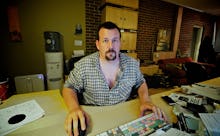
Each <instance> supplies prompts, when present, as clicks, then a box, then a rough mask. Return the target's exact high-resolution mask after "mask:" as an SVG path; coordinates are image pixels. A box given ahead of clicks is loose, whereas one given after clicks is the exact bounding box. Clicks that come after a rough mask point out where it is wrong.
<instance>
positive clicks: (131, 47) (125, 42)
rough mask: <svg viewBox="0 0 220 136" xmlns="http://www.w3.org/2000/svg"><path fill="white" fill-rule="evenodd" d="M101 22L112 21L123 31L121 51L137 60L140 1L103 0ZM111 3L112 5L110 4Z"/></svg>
mask: <svg viewBox="0 0 220 136" xmlns="http://www.w3.org/2000/svg"><path fill="white" fill-rule="evenodd" d="M103 2H104V3H103V5H104V6H103V8H102V17H101V21H102V22H106V21H111V22H113V23H115V24H116V25H117V26H118V27H119V28H120V29H121V50H126V51H127V52H128V53H127V54H128V55H129V56H131V57H133V58H135V59H137V54H136V53H135V50H136V41H137V29H138V27H137V26H138V11H137V9H138V4H139V3H138V0H103ZM109 3H111V4H109Z"/></svg>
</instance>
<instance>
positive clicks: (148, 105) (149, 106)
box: [140, 102, 167, 121]
mask: <svg viewBox="0 0 220 136" xmlns="http://www.w3.org/2000/svg"><path fill="white" fill-rule="evenodd" d="M140 110H141V116H144V115H145V114H146V112H148V111H153V113H154V114H155V117H156V118H157V119H161V120H164V121H167V117H166V115H165V113H164V112H163V111H162V110H161V109H160V108H159V107H157V106H156V105H154V104H153V103H152V102H145V103H142V104H141V106H140Z"/></svg>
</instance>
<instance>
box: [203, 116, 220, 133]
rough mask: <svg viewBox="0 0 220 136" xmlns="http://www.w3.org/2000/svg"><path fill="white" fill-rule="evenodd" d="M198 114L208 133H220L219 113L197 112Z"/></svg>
mask: <svg viewBox="0 0 220 136" xmlns="http://www.w3.org/2000/svg"><path fill="white" fill-rule="evenodd" d="M199 116H200V118H201V120H202V122H203V123H204V125H205V127H206V129H207V130H208V133H209V135H211V136H219V135H220V125H219V124H220V113H219V112H218V113H199Z"/></svg>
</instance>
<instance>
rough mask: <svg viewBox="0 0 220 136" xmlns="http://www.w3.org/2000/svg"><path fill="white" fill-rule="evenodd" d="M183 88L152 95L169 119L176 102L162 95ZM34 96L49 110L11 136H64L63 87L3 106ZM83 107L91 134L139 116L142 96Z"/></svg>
mask: <svg viewBox="0 0 220 136" xmlns="http://www.w3.org/2000/svg"><path fill="white" fill-rule="evenodd" d="M203 83H205V84H211V85H220V77H218V78H215V79H212V80H208V81H205V82H203ZM178 90H180V89H179V88H176V89H172V90H170V91H166V92H163V93H158V94H154V95H152V96H151V99H152V101H153V103H154V104H156V105H157V106H158V107H160V108H161V109H162V110H164V112H165V114H166V115H167V116H168V121H169V122H175V121H176V117H175V115H174V114H173V112H172V106H169V105H167V104H166V103H165V102H164V101H163V100H162V99H161V96H162V95H169V94H170V93H172V92H175V91H178ZM31 99H35V100H36V101H37V102H38V103H39V105H40V106H41V107H42V108H43V109H44V110H45V116H44V117H42V118H40V119H38V120H36V121H33V122H31V123H28V124H26V125H24V126H23V127H21V128H19V129H17V130H16V131H14V132H12V133H10V134H8V135H7V136H17V135H19V136H30V135H31V136H39V135H40V136H49V135H53V136H64V135H66V132H65V130H64V120H65V117H66V114H67V108H66V106H65V104H64V101H63V99H62V97H61V95H60V92H59V90H51V91H42V92H34V93H28V94H19V95H14V96H12V97H10V98H9V99H8V100H6V101H5V102H4V103H3V104H2V105H0V109H2V108H5V107H8V106H11V105H15V104H18V103H22V102H25V101H28V100H31ZM82 108H83V109H84V110H85V111H86V112H87V113H88V114H89V115H90V119H91V125H90V126H91V127H90V128H89V132H90V133H89V134H88V135H89V136H93V135H95V134H97V133H100V132H103V131H105V130H108V129H110V128H115V127H117V126H119V125H122V124H125V123H127V122H129V121H131V120H134V119H136V118H138V117H139V113H140V111H139V100H138V99H134V100H131V101H127V102H124V103H120V104H117V105H113V106H104V107H101V106H99V107H96V106H82Z"/></svg>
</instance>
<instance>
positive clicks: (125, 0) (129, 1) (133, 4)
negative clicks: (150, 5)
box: [103, 0, 139, 9]
mask: <svg viewBox="0 0 220 136" xmlns="http://www.w3.org/2000/svg"><path fill="white" fill-rule="evenodd" d="M103 3H112V4H116V5H121V6H125V7H130V8H134V9H138V6H139V0H103Z"/></svg>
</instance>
